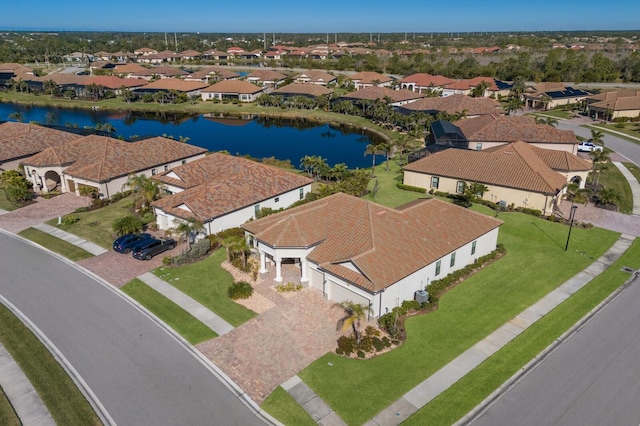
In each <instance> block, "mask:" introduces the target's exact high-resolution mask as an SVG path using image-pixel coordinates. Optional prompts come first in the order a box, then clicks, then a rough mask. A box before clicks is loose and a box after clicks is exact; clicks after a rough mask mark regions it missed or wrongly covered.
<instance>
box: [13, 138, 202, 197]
mask: <svg viewBox="0 0 640 426" xmlns="http://www.w3.org/2000/svg"><path fill="white" fill-rule="evenodd" d="M206 152H207V150H206V149H203V148H199V147H196V146H193V145H189V144H186V143H184V142H179V141H175V140H173V139H168V138H163V137H154V138H150V139H142V140H139V141H136V142H125V141H122V140H119V139H114V138H109V137H105V136H96V135H91V136H85V137H81V138H77V139H75V140H72V141H69V142H66V143H63V144H58V145H56V146H52V147H49V148H47V149H45V150H43V151H42V152H40V153H38V154H36V155H34V156H32V157H29V158H27V159H25V160H24V161H23V164H24V169H25V173H26V174H27V176H28V177H29V179H30V180H31V181H32V182H33V185H34V188H39V189H40V190H41V191H43V192H48V191H52V190H54V189H58V190H59V191H60V192H75V193H77V194H79V188H80V186H89V187H92V188H95V190H96V191H97V193H98V194H99V196H100V197H101V198H110V197H111V196H112V195H114V194H117V193H119V192H122V191H123V187H124V186H125V183H126V182H127V179H128V178H129V175H131V174H136V175H138V174H143V175H145V176H147V177H151V176H153V175H156V174H158V173H161V172H163V171H167V170H170V169H172V168H174V167H176V166H179V165H181V164H186V163H187V162H189V161H193V160H196V159H198V158H201V157H204V155H205V153H206ZM125 189H126V188H125Z"/></svg>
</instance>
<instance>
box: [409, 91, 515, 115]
mask: <svg viewBox="0 0 640 426" xmlns="http://www.w3.org/2000/svg"><path fill="white" fill-rule="evenodd" d="M398 111H400V112H402V113H404V114H411V113H413V112H424V113H426V114H429V115H433V116H436V115H438V113H439V112H446V113H447V114H457V113H461V112H464V113H465V114H466V115H465V116H466V117H467V118H475V117H478V116H481V115H491V114H504V110H503V109H502V108H501V106H500V103H499V102H498V101H495V100H493V99H490V98H472V97H471V96H466V95H451V96H445V97H436V98H423V99H419V100H417V101H415V102H411V103H409V104H406V105H403V106H400V107H398Z"/></svg>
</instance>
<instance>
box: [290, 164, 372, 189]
mask: <svg viewBox="0 0 640 426" xmlns="http://www.w3.org/2000/svg"><path fill="white" fill-rule="evenodd" d="M300 168H301V169H302V170H303V171H305V172H306V173H307V175H308V176H309V177H312V178H314V179H316V180H319V181H320V180H321V181H325V182H327V183H329V182H331V184H330V185H329V184H324V185H323V184H320V186H319V187H318V189H317V190H316V194H315V196H316V197H317V198H322V197H325V196H327V195H331V194H334V193H336V192H340V191H342V192H345V193H347V194H352V195H357V196H360V195H363V194H365V193H366V191H367V187H368V186H369V179H370V178H371V176H370V175H369V172H367V171H366V170H364V169H354V170H351V169H349V168H348V167H347V165H346V164H344V163H339V164H336V165H334V166H333V167H329V165H328V164H327V160H326V158H322V157H320V156H316V155H305V156H304V157H302V158H301V159H300Z"/></svg>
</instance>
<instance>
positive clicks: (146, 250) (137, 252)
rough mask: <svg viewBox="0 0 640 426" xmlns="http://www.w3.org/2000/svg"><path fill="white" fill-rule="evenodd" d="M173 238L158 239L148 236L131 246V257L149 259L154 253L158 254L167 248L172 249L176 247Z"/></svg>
mask: <svg viewBox="0 0 640 426" xmlns="http://www.w3.org/2000/svg"><path fill="white" fill-rule="evenodd" d="M176 244H177V243H176V242H175V240H172V239H171V238H168V239H166V240H164V239H163V240H159V239H156V238H150V239H148V240H145V241H143V242H141V243H140V244H138V245H137V246H135V247H134V248H133V253H132V255H133V257H135V258H136V259H140V260H151V258H152V257H153V256H155V255H156V254H160V253H162V252H164V251H167V250H173V249H174V248H175V247H176Z"/></svg>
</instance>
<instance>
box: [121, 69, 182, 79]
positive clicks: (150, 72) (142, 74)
mask: <svg viewBox="0 0 640 426" xmlns="http://www.w3.org/2000/svg"><path fill="white" fill-rule="evenodd" d="M186 75H189V73H188V72H186V71H183V70H181V69H180V68H175V67H167V66H159V67H153V68H143V69H141V70H139V71H135V72H132V73H130V74H129V78H141V79H143V80H147V81H151V80H153V79H154V78H178V77H184V76H186Z"/></svg>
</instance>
